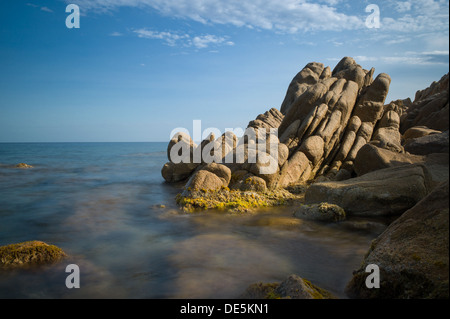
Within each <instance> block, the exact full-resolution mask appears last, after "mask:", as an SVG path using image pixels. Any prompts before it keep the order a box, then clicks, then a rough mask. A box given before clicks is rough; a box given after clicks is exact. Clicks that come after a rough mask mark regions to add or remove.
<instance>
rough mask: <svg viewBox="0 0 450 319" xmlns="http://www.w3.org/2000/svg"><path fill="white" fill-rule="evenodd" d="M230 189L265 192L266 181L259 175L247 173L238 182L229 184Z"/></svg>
mask: <svg viewBox="0 0 450 319" xmlns="http://www.w3.org/2000/svg"><path fill="white" fill-rule="evenodd" d="M231 188H232V189H237V190H241V191H254V192H265V191H266V190H267V186H266V181H265V180H264V179H262V178H261V177H258V176H254V175H253V174H247V175H245V176H243V177H242V178H241V179H240V180H239V181H238V182H236V183H234V184H233V185H232V186H231Z"/></svg>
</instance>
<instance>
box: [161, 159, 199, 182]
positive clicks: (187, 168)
mask: <svg viewBox="0 0 450 319" xmlns="http://www.w3.org/2000/svg"><path fill="white" fill-rule="evenodd" d="M199 165H200V164H195V163H179V164H175V163H172V162H168V163H166V164H164V166H163V167H162V169H161V175H162V177H163V178H164V179H165V180H166V181H167V182H169V183H176V182H181V181H184V180H186V179H187V178H189V176H191V174H192V173H193V172H194V171H195V169H196V168H197V167H198V166H199Z"/></svg>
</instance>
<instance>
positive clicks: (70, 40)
mask: <svg viewBox="0 0 450 319" xmlns="http://www.w3.org/2000/svg"><path fill="white" fill-rule="evenodd" d="M69 4H76V5H78V7H79V10H80V17H79V22H80V24H79V28H68V26H71V24H70V23H71V22H75V19H72V16H70V15H71V14H72V13H73V12H72V11H69V12H66V7H67V6H68V5H69ZM369 5H376V7H377V8H378V9H379V15H378V17H379V22H380V23H379V25H376V20H373V19H372V18H373V17H376V16H377V11H376V10H367V12H366V9H369V8H370V7H369V8H368V6H369ZM448 12H449V1H448V0H423V1H418V0H410V1H393V0H370V1H354V0H321V1H320V0H318V1H312V0H251V1H250V0H78V1H76V0H69V1H65V0H42V1H39V0H24V1H22V0H1V1H0V142H157V141H160V142H166V141H168V140H169V138H170V134H171V133H172V131H173V130H174V129H176V128H186V129H187V130H188V131H190V132H193V121H194V120H200V121H201V130H202V131H203V130H205V131H206V129H207V128H211V127H214V128H217V129H218V130H219V131H221V132H225V130H226V129H230V128H233V129H235V128H245V127H247V125H248V122H250V121H251V120H253V119H255V118H256V116H257V115H258V114H261V113H264V112H265V111H267V110H269V109H270V108H272V107H275V108H278V109H279V108H280V106H281V103H282V101H283V99H284V96H285V94H286V90H287V88H288V85H289V83H290V82H291V80H292V78H293V77H294V76H295V75H296V74H297V73H298V72H299V71H300V70H301V69H302V68H303V67H304V66H305V65H306V64H308V63H309V62H320V63H323V64H324V65H325V66H330V67H331V68H332V69H333V68H334V66H335V65H336V64H337V63H338V62H339V61H340V60H341V59H342V58H343V57H345V56H351V57H353V58H354V59H355V60H356V62H357V63H359V64H360V65H361V66H362V67H363V68H365V69H370V68H371V67H374V68H375V76H376V75H378V74H379V73H387V74H389V75H390V76H391V78H392V83H391V87H390V92H389V95H388V97H387V100H386V103H388V102H390V101H392V100H396V99H405V98H408V97H410V98H411V99H412V100H414V95H415V93H416V91H417V90H420V89H424V88H426V87H428V86H429V85H430V84H431V83H432V82H433V81H438V80H439V79H440V78H441V77H442V76H443V75H444V74H446V73H448V72H449V40H448V37H449V14H448ZM68 18H69V19H68ZM66 20H69V24H66ZM374 26H378V27H374ZM191 134H192V133H191Z"/></svg>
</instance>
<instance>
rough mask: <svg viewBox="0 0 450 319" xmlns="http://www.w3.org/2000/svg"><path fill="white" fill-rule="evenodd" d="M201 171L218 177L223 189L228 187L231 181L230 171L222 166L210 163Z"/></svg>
mask: <svg viewBox="0 0 450 319" xmlns="http://www.w3.org/2000/svg"><path fill="white" fill-rule="evenodd" d="M202 170H205V171H208V172H211V173H213V174H215V175H216V176H217V177H219V178H220V179H221V181H222V185H223V186H224V187H226V186H228V184H229V183H230V180H231V170H230V169H229V168H228V167H226V166H225V165H222V164H217V163H211V164H208V165H205V166H204V167H202Z"/></svg>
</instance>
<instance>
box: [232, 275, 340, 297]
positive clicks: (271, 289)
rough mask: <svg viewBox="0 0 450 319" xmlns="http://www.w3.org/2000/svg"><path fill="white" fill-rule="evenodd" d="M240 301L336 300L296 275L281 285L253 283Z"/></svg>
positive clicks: (328, 293)
mask: <svg viewBox="0 0 450 319" xmlns="http://www.w3.org/2000/svg"><path fill="white" fill-rule="evenodd" d="M239 298H240V299H336V297H334V296H333V295H332V294H331V293H330V292H328V291H326V290H324V289H322V288H320V287H317V286H316V285H314V284H312V283H311V282H309V281H308V280H306V279H303V278H300V277H299V276H297V275H290V276H289V277H288V278H287V279H286V280H284V281H283V282H281V283H255V284H252V285H250V286H249V287H248V288H247V289H246V290H245V292H244V293H243V294H242V295H241V296H240V297H239Z"/></svg>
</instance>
